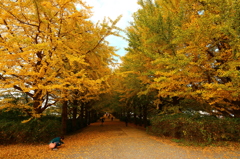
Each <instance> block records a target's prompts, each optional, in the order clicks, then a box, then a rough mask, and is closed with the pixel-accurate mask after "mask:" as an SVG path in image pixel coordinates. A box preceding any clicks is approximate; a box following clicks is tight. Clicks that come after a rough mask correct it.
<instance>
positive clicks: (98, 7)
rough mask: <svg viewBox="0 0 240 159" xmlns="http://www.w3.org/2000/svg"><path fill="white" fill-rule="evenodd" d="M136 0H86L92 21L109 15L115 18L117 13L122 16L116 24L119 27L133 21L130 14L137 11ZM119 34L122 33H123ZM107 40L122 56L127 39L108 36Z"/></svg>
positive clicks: (123, 27)
mask: <svg viewBox="0 0 240 159" xmlns="http://www.w3.org/2000/svg"><path fill="white" fill-rule="evenodd" d="M137 1H138V0H86V2H87V4H88V5H90V6H92V7H93V8H92V11H93V17H92V18H91V19H92V20H93V21H94V22H97V21H99V20H100V21H102V20H103V19H104V17H109V18H111V19H112V20H115V19H116V18H117V17H118V16H119V15H122V16H123V17H122V18H121V20H120V21H119V22H118V24H117V26H118V27H120V28H121V29H125V28H126V27H127V26H129V22H130V21H133V19H132V14H133V13H134V12H136V11H137V9H138V8H139V5H138V4H137ZM121 35H124V34H123V33H122V34H121ZM107 40H108V41H109V42H110V45H111V46H115V47H116V48H117V49H119V51H117V54H118V55H120V56H124V55H125V54H126V51H125V50H124V48H125V47H127V46H128V43H127V41H125V40H124V39H122V38H119V37H113V36H112V37H108V38H107Z"/></svg>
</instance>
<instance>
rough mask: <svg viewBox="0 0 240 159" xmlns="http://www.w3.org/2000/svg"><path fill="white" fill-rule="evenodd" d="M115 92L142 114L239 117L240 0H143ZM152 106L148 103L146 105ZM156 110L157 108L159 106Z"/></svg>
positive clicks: (132, 26)
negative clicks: (201, 113)
mask: <svg viewBox="0 0 240 159" xmlns="http://www.w3.org/2000/svg"><path fill="white" fill-rule="evenodd" d="M139 5H140V6H141V9H139V10H138V11H137V12H135V13H134V15H133V18H134V21H133V22H132V23H131V26H130V27H128V28H127V30H126V33H127V37H128V38H127V40H128V42H129V46H128V48H127V49H126V50H127V51H128V53H127V54H126V56H125V57H123V59H122V60H123V63H122V65H121V67H120V68H119V69H118V70H116V73H119V74H123V73H124V74H123V75H122V76H119V81H121V82H120V83H119V85H117V86H116V87H115V88H116V89H115V90H117V93H116V96H118V97H119V98H120V101H122V103H123V104H125V105H127V106H126V107H123V108H124V109H128V108H129V111H132V112H134V111H135V109H136V108H137V109H138V112H139V113H138V114H143V113H144V111H143V110H144V109H147V110H148V112H150V110H153V108H154V107H155V108H157V110H160V111H161V112H163V113H179V112H187V111H188V112H189V111H190V112H191V113H193V112H198V111H204V112H207V113H209V114H210V115H214V116H219V115H220V116H225V117H240V89H239V88H240V45H239V44H240V43H239V40H240V37H239V35H240V25H239V24H240V19H239V17H240V3H239V2H238V1H235V0H155V1H153V0H139ZM146 107H147V108H146ZM155 110H156V109H155Z"/></svg>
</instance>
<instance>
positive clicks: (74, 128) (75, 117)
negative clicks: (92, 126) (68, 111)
mask: <svg viewBox="0 0 240 159" xmlns="http://www.w3.org/2000/svg"><path fill="white" fill-rule="evenodd" d="M77 103H78V102H77V100H74V101H73V119H72V127H73V131H76V130H77Z"/></svg>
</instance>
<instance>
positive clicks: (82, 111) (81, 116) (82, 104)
mask: <svg viewBox="0 0 240 159" xmlns="http://www.w3.org/2000/svg"><path fill="white" fill-rule="evenodd" d="M84 105H85V104H84V103H81V112H80V124H81V125H80V126H81V128H83V127H84V126H83V117H84Z"/></svg>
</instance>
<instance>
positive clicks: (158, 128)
mask: <svg viewBox="0 0 240 159" xmlns="http://www.w3.org/2000/svg"><path fill="white" fill-rule="evenodd" d="M151 124H152V127H151V129H150V130H149V131H150V132H152V133H154V134H156V135H160V136H169V137H174V138H177V139H185V140H188V141H194V142H205V143H211V142H213V141H240V136H239V134H240V119H235V118H224V119H218V118H216V117H211V116H203V117H201V116H199V115H196V116H192V115H187V114H175V115H160V116H156V117H154V118H152V119H151Z"/></svg>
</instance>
